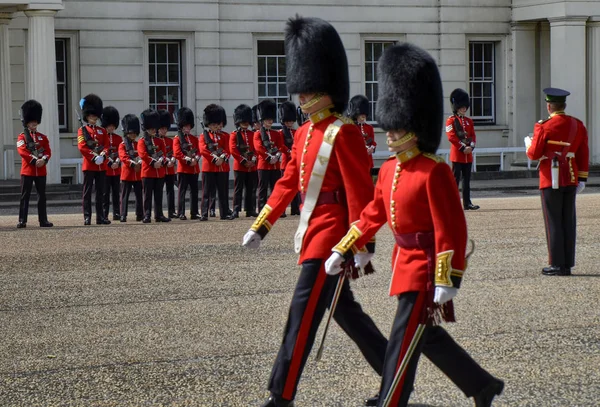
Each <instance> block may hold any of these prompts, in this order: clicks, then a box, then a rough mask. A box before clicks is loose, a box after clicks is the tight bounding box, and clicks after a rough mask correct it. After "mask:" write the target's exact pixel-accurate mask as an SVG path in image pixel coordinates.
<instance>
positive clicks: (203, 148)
mask: <svg viewBox="0 0 600 407" xmlns="http://www.w3.org/2000/svg"><path fill="white" fill-rule="evenodd" d="M198 144H199V145H200V154H201V155H202V157H203V158H204V159H205V160H208V162H212V161H213V160H214V157H213V156H212V155H211V153H210V150H209V149H208V145H207V144H206V140H205V139H204V133H200V134H199V135H198Z"/></svg>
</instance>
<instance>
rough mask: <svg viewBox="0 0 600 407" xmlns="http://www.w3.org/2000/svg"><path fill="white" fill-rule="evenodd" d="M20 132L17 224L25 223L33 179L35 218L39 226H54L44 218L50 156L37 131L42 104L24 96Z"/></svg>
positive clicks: (46, 217) (45, 143)
mask: <svg viewBox="0 0 600 407" xmlns="http://www.w3.org/2000/svg"><path fill="white" fill-rule="evenodd" d="M21 121H22V123H23V133H21V134H19V137H17V151H18V153H19V155H20V156H21V201H20V203H19V223H17V228H19V229H20V228H24V227H26V226H27V214H28V212H29V197H30V196H31V189H32V187H33V184H34V183H35V190H36V192H37V195H38V201H37V202H38V220H39V222H40V227H43V228H49V227H52V226H54V225H53V224H52V223H50V222H48V213H47V210H46V175H47V169H46V164H48V161H50V157H52V150H50V142H49V141H48V137H46V136H45V135H43V134H42V133H40V132H38V131H37V127H38V126H39V124H40V123H41V122H42V105H41V104H40V102H38V101H37V100H33V99H31V100H28V101H27V102H25V103H23V105H22V106H21Z"/></svg>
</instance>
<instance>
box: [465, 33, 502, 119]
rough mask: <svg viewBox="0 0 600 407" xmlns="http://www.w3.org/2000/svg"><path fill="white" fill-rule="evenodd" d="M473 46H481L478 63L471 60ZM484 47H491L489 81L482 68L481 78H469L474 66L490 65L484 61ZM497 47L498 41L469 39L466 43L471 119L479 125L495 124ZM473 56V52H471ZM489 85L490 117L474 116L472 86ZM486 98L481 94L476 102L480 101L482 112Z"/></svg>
mask: <svg viewBox="0 0 600 407" xmlns="http://www.w3.org/2000/svg"><path fill="white" fill-rule="evenodd" d="M475 45H483V48H482V59H481V60H480V61H475V60H474V59H471V51H472V49H473V47H474V46H475ZM486 45H491V46H492V52H491V65H492V73H491V80H489V79H486V75H485V69H484V68H482V76H481V77H480V78H475V76H471V70H472V69H473V71H475V64H478V63H479V64H483V65H485V64H486V63H490V62H489V61H487V60H486V59H485V54H486V52H485V46H486ZM497 47H498V41H494V40H493V39H469V41H468V48H467V77H468V84H469V86H468V89H469V96H470V98H471V107H470V110H471V118H472V119H473V122H474V123H477V124H480V125H495V124H496V122H497V108H496V105H497V97H498V96H497V92H496V87H497V85H498V71H497V64H498V57H497V51H498V50H497ZM473 54H474V52H473ZM489 83H491V96H490V97H489V98H490V99H491V115H490V116H476V115H475V114H474V113H473V100H474V99H473V95H474V92H473V86H474V84H475V85H476V84H489ZM486 98H487V97H485V96H483V92H482V95H481V96H480V97H478V98H477V99H478V100H481V102H480V103H481V109H482V112H483V101H484V99H486Z"/></svg>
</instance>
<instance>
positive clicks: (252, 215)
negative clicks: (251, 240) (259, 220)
mask: <svg viewBox="0 0 600 407" xmlns="http://www.w3.org/2000/svg"><path fill="white" fill-rule="evenodd" d="M257 216H258V213H256V212H246V217H247V218H256V217H257Z"/></svg>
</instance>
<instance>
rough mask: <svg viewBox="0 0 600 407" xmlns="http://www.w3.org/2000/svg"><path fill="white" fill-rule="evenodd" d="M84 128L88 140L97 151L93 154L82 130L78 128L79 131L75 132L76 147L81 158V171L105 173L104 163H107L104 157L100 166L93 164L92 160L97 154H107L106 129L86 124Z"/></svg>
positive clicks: (105, 166)
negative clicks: (92, 141) (95, 146)
mask: <svg viewBox="0 0 600 407" xmlns="http://www.w3.org/2000/svg"><path fill="white" fill-rule="evenodd" d="M85 128H86V129H87V132H88V134H89V136H90V139H91V140H94V141H95V142H96V143H97V149H98V151H97V152H96V153H94V151H92V149H91V148H90V147H89V146H88V140H86V138H85V136H84V135H83V129H82V128H81V127H80V128H79V130H77V147H78V148H79V151H80V152H81V155H82V157H83V165H82V169H83V171H106V169H107V165H106V162H107V161H108V160H107V159H106V157H104V161H103V162H102V164H100V165H98V164H95V163H94V161H93V159H94V157H96V155H97V154H101V153H104V154H105V155H106V154H108V133H107V131H106V129H104V128H103V127H100V126H91V125H89V124H88V125H86V126H85Z"/></svg>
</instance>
